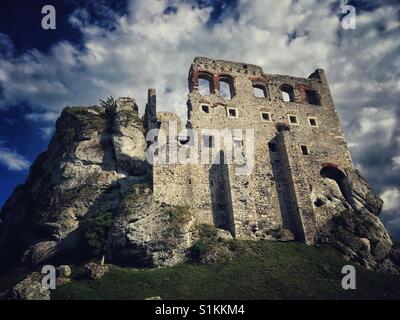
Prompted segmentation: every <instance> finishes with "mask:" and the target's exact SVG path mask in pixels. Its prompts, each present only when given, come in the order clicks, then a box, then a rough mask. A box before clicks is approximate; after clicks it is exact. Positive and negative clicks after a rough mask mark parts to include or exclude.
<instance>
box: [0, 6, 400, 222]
mask: <svg viewBox="0 0 400 320" xmlns="http://www.w3.org/2000/svg"><path fill="white" fill-rule="evenodd" d="M341 2H343V1H319V0H304V1H294V0H281V1H275V0H263V1H261V0H239V1H237V5H236V6H234V7H232V8H230V9H229V10H227V11H226V12H225V13H222V16H221V17H220V18H219V19H218V21H216V22H214V23H210V17H211V16H212V14H213V9H212V7H211V6H208V5H207V2H203V3H206V4H205V5H202V6H199V5H197V4H196V2H194V1H177V0H160V1H156V0H149V1H130V2H129V5H128V11H127V12H125V13H124V14H115V13H113V12H110V11H108V10H105V11H104V10H103V11H104V12H107V21H106V22H107V23H106V24H93V23H90V21H91V20H90V13H89V12H88V11H87V10H86V9H85V8H81V9H79V10H77V11H75V13H74V14H73V15H72V16H71V17H69V21H70V23H72V24H73V25H74V26H75V27H76V28H78V29H79V30H80V32H81V33H82V39H83V43H82V47H79V48H78V47H76V46H74V45H73V44H71V43H69V42H67V41H61V42H59V43H57V44H55V45H54V46H53V47H52V48H51V50H50V51H49V52H48V53H43V52H39V51H37V50H30V51H27V52H24V53H22V54H18V53H16V52H15V51H14V46H13V44H12V42H11V40H10V39H9V37H8V36H7V35H4V34H0V43H1V44H4V45H2V46H1V48H2V50H1V51H0V89H2V90H1V91H0V92H1V94H0V108H3V109H4V108H7V107H9V106H10V105H15V104H16V103H18V102H21V101H27V102H29V103H30V104H31V105H32V106H36V109H35V111H34V113H32V114H31V115H27V118H28V119H31V120H32V121H43V122H45V124H44V127H45V129H44V130H45V131H47V132H48V134H50V130H49V129H46V128H49V123H48V122H49V121H51V120H54V118H55V115H57V114H58V113H59V112H60V110H61V109H62V108H63V107H64V106H66V105H90V104H95V103H97V102H98V99H99V98H104V97H106V96H109V95H113V96H133V97H134V98H136V100H137V102H138V104H139V106H140V107H141V109H140V110H141V111H143V107H144V104H145V100H146V94H147V89H148V88H150V87H154V88H156V89H157V92H158V103H159V109H160V110H168V111H173V112H176V113H178V114H179V115H181V116H184V115H185V113H186V105H185V103H186V96H187V91H188V90H187V73H188V68H189V65H190V63H191V61H192V59H193V57H195V56H210V57H215V58H221V59H226V60H234V61H243V62H248V63H253V64H258V65H260V66H262V67H263V69H264V71H265V72H266V73H281V74H290V75H296V76H304V77H307V76H308V75H309V74H310V73H311V72H313V71H314V70H315V69H316V68H318V67H321V68H324V69H326V71H327V75H328V78H329V80H330V83H331V89H332V94H333V97H334V99H335V101H336V104H337V109H338V112H339V115H340V117H341V120H342V123H343V127H344V131H345V134H346V138H347V141H348V142H349V145H350V147H351V151H352V155H353V159H354V161H355V164H356V166H357V167H358V168H360V170H361V171H362V174H363V175H364V176H365V177H366V178H367V179H368V180H369V181H370V182H371V183H372V185H373V186H374V187H375V189H376V190H377V192H379V193H382V192H386V191H385V190H393V189H394V188H398V187H399V181H400V166H399V165H398V162H399V161H398V157H399V154H400V141H399V138H398V137H399V136H400V135H399V130H400V129H399V121H398V119H399V115H400V110H399V108H398V97H399V96H400V82H399V79H400V74H399V73H400V55H399V54H398V53H399V50H400V48H399V45H400V43H399V41H398V38H399V35H400V21H399V16H398V12H399V10H400V5H399V4H398V2H396V1H389V0H388V1H380V2H379V5H377V4H374V5H372V2H370V1H356V2H355V3H361V4H364V5H365V7H367V8H368V9H369V10H358V11H357V13H358V14H357V29H356V30H344V29H342V28H341V23H340V17H341V15H340V13H339V12H340V10H339V7H340V4H341ZM344 2H347V1H344ZM344 2H343V3H344ZM102 5H103V4H102ZM171 8H173V10H171ZM100 11H101V10H100ZM103 11H101V12H103ZM110 21H112V23H111V22H110ZM110 26H112V27H110ZM398 209H400V208H399V207H397V210H398ZM384 210H385V212H386V211H387V208H386V207H385V209H384ZM398 211H400V210H398ZM399 214H400V213H398V215H399Z"/></svg>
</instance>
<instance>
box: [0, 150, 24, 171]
mask: <svg viewBox="0 0 400 320" xmlns="http://www.w3.org/2000/svg"><path fill="white" fill-rule="evenodd" d="M0 164H2V165H4V166H5V167H6V168H7V169H8V170H11V171H21V170H26V169H28V168H29V165H30V163H29V161H28V160H26V159H25V157H24V156H22V155H20V154H18V153H17V152H16V151H14V150H11V149H8V148H3V147H1V148H0Z"/></svg>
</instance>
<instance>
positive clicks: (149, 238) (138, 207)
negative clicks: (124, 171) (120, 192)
mask: <svg viewBox="0 0 400 320" xmlns="http://www.w3.org/2000/svg"><path fill="white" fill-rule="evenodd" d="M191 222H192V217H191V214H190V211H189V210H187V209H186V208H180V207H174V206H170V205H166V204H164V203H159V202H156V201H154V200H153V196H152V194H151V191H150V189H149V188H148V187H147V186H146V185H138V184H134V185H132V186H131V187H130V191H129V192H125V194H124V196H123V198H122V200H121V205H120V207H119V209H118V212H117V214H116V216H115V221H114V224H113V227H112V229H111V230H110V235H109V239H108V253H107V255H108V259H109V260H111V261H115V262H116V263H118V264H122V265H128V266H131V267H156V266H169V265H174V264H176V263H178V262H181V261H183V260H185V258H186V253H187V250H188V248H190V246H191V245H192V244H193V241H194V235H193V229H194V228H193V227H192V223H191Z"/></svg>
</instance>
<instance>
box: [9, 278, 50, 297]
mask: <svg viewBox="0 0 400 320" xmlns="http://www.w3.org/2000/svg"><path fill="white" fill-rule="evenodd" d="M7 298H8V299H11V300H50V290H49V289H45V288H43V286H42V283H41V277H40V274H38V273H32V274H30V275H29V276H28V277H26V278H25V279H24V280H22V281H21V282H19V283H17V284H16V285H15V286H14V287H13V288H12V289H11V290H10V292H9V293H8V295H7Z"/></svg>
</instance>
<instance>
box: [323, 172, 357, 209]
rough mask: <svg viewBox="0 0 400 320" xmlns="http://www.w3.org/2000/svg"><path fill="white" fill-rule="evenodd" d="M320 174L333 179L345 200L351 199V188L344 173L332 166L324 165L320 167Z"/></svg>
mask: <svg viewBox="0 0 400 320" xmlns="http://www.w3.org/2000/svg"><path fill="white" fill-rule="evenodd" d="M320 175H321V177H323V178H328V179H331V180H334V181H335V182H336V183H337V185H338V186H339V189H340V192H341V193H342V195H343V197H344V198H345V199H346V200H348V201H349V200H351V198H352V196H351V189H350V185H349V182H348V180H347V177H346V175H345V174H344V173H343V172H342V171H341V170H339V169H338V168H335V167H333V166H325V167H323V168H322V169H321V171H320Z"/></svg>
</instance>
